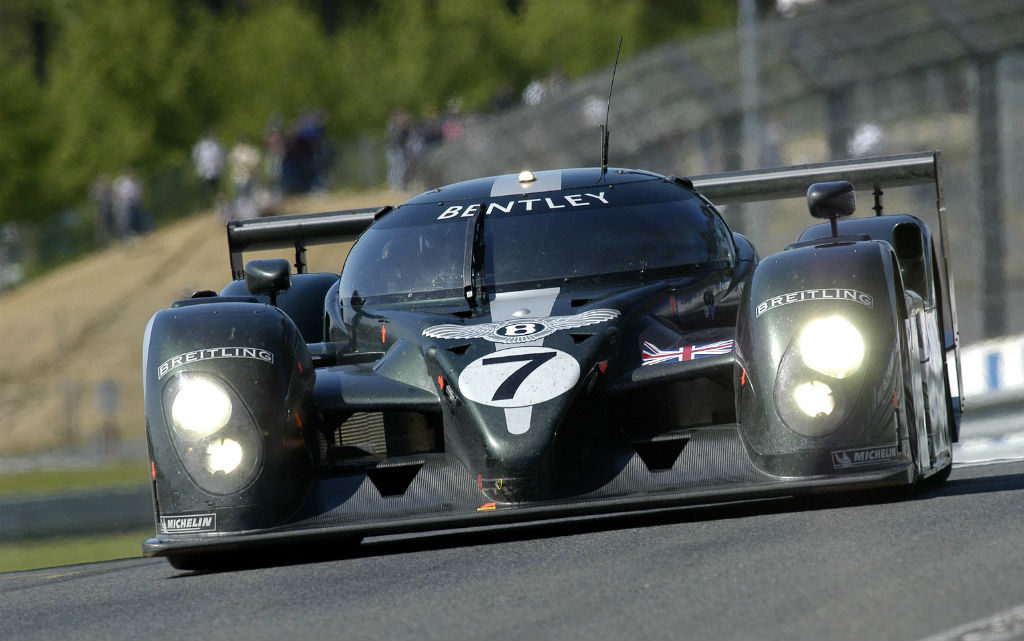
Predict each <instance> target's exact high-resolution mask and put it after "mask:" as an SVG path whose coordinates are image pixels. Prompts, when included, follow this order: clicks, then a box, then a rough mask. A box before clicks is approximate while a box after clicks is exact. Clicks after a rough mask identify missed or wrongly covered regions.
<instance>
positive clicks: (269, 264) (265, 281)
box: [244, 258, 292, 305]
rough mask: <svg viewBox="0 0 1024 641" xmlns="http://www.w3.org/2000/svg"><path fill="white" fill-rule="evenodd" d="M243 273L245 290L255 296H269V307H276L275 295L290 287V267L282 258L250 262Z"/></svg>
mask: <svg viewBox="0 0 1024 641" xmlns="http://www.w3.org/2000/svg"><path fill="white" fill-rule="evenodd" d="M244 271H245V288H246V289H247V290H248V291H249V293H250V294H253V295H256V296H259V295H260V294H266V295H268V296H270V304H271V305H277V295H278V294H281V293H283V292H286V291H288V289H289V288H290V287H291V286H292V266H291V265H290V264H289V263H288V261H287V260H285V259H284V258H264V259H258V260H250V261H249V262H248V263H246V264H245V269H244Z"/></svg>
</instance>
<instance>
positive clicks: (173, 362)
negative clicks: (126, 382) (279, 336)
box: [157, 347, 274, 379]
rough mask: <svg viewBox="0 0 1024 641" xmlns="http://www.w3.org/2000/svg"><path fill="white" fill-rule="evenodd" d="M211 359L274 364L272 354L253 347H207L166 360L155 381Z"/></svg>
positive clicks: (161, 365)
mask: <svg viewBox="0 0 1024 641" xmlns="http://www.w3.org/2000/svg"><path fill="white" fill-rule="evenodd" d="M211 358H251V359H255V360H258V361H264V362H266V363H273V362H274V354H273V353H272V352H268V351H267V350H265V349H258V348H255V347H207V348H205V349H197V350H195V351H194V352H185V353H184V354H178V355H177V356H172V357H171V358H168V359H167V360H166V361H164V362H163V363H161V364H160V367H159V369H158V370H157V379H161V378H163V377H164V376H165V375H166V374H167V373H168V372H170V371H171V370H172V369H176V368H178V367H181V366H182V365H184V364H186V363H195V362H196V361H205V360H209V359H211Z"/></svg>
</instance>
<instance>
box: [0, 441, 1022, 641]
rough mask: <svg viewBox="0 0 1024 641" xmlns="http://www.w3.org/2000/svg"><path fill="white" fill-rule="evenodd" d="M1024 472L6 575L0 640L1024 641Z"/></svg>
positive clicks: (973, 472) (992, 471)
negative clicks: (819, 496)
mask: <svg viewBox="0 0 1024 641" xmlns="http://www.w3.org/2000/svg"><path fill="white" fill-rule="evenodd" d="M1022 489H1024V461H1014V462H1004V463H999V464H989V465H978V466H969V467H958V468H957V469H955V470H954V472H953V475H952V477H951V478H950V480H949V481H948V482H947V483H946V484H945V485H944V486H942V487H940V488H938V489H934V490H929V491H924V492H920V493H918V494H915V495H913V496H911V497H909V498H901V499H899V500H881V502H878V500H879V497H872V501H870V502H869V501H866V500H862V499H858V500H842V501H828V502H813V503H809V504H808V503H804V502H795V501H791V500H784V501H772V502H756V503H747V504H741V505H736V504H733V505H727V506H726V505H719V506H710V507H702V508H690V509H684V510H674V511H663V512H656V513H644V514H639V515H636V514H634V515H629V516H615V517H603V518H589V519H586V520H582V521H573V522H562V521H560V522H556V523H550V524H546V525H542V526H516V527H512V528H505V529H501V530H498V529H482V530H474V531H470V532H462V533H451V532H446V533H440V534H431V535H420V536H416V537H402V538H399V537H391V538H378V539H370V540H367V541H364V542H363V543H362V544H361V545H359V546H358V547H356V548H355V549H352V550H349V551H348V552H346V553H344V554H338V555H335V557H336V558H312V559H309V558H306V559H286V560H281V559H278V560H277V561H276V562H271V563H270V564H269V565H268V564H266V563H264V565H263V566H262V567H246V568H239V569H235V570H232V571H225V572H216V573H207V574H195V573H187V572H179V571H176V570H174V569H173V568H171V567H170V566H169V565H168V564H167V563H166V562H165V561H163V560H160V559H141V558H140V559H126V560H122V561H112V562H107V563H96V564H87V565H78V566H67V567H59V568H53V569H48V570H33V571H28V572H15V573H8V574H3V575H0V639H5V640H14V639H186V638H202V639H206V640H215V639H239V638H250V639H281V638H302V639H316V638H350V639H377V638H380V639H401V638H415V639H580V638H585V639H626V638H629V639H794V640H798V639H813V640H816V641H817V640H821V639H905V640H906V639H909V640H913V639H922V638H928V637H931V638H933V639H935V641H938V640H939V639H942V640H945V639H965V640H966V639H972V640H973V641H990V640H994V639H1010V638H1024V536H1022V523H1024V492H1022V491H1021V490H1022Z"/></svg>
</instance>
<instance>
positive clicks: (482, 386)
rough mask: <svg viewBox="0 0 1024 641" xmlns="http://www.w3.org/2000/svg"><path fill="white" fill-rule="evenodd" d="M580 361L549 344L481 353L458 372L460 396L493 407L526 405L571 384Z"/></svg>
mask: <svg viewBox="0 0 1024 641" xmlns="http://www.w3.org/2000/svg"><path fill="white" fill-rule="evenodd" d="M579 378H580V364H579V363H578V362H577V361H576V359H575V358H573V357H572V356H569V355H568V354H566V353H565V352H563V351H560V350H557V349H552V348H550V347H513V348H511V349H500V350H498V351H496V352H494V353H493V354H488V355H487V356H482V357H480V358H478V359H476V360H475V361H473V362H472V363H470V364H469V365H468V366H467V367H466V369H464V370H462V374H460V375H459V389H460V390H461V391H462V394H463V396H465V397H466V398H468V399H469V400H471V401H474V402H476V403H481V404H483V405H491V406H494V407H526V406H530V405H536V404H538V403H543V402H544V401H549V400H551V399H553V398H555V397H556V396H559V395H560V394H564V393H565V392H568V391H569V390H571V389H572V388H573V386H574V385H575V384H576V381H578V380H579Z"/></svg>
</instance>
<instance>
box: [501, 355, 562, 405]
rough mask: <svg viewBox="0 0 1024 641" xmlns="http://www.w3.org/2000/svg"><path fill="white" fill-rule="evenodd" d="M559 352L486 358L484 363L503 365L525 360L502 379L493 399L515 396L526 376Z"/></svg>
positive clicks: (505, 398)
mask: <svg viewBox="0 0 1024 641" xmlns="http://www.w3.org/2000/svg"><path fill="white" fill-rule="evenodd" d="M556 353H557V352H535V353H532V354H514V355H512V356H494V357H492V358H485V359H484V360H483V364H484V365H501V364H504V363H516V362H519V361H523V363H524V364H523V366H522V367H520V368H519V369H517V370H516V371H514V372H512V373H511V374H510V375H509V377H508V378H506V379H505V380H504V381H502V383H501V385H499V386H498V389H497V390H495V391H494V396H492V397H491V400H492V401H506V400H509V399H511V398H513V397H515V395H516V392H517V391H518V390H519V386H520V385H522V384H523V381H525V380H526V377H527V376H529V375H530V374H532V373H533V372H534V371H536V370H537V368H538V367H540V366H541V365H543V364H544V363H546V362H548V361H549V360H551V359H552V358H554V357H555V354H556Z"/></svg>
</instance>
